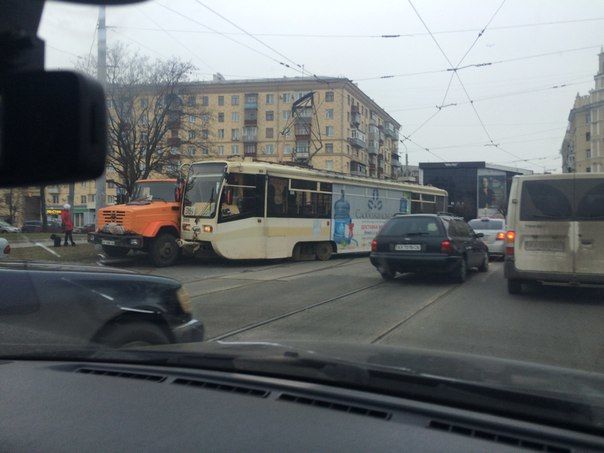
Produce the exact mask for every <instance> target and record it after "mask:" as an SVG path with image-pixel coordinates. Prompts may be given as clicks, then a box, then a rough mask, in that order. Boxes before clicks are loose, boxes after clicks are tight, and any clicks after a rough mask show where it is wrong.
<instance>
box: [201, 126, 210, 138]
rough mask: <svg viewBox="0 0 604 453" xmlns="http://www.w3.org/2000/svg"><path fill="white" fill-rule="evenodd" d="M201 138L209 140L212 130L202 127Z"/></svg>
mask: <svg viewBox="0 0 604 453" xmlns="http://www.w3.org/2000/svg"><path fill="white" fill-rule="evenodd" d="M201 138H202V139H204V140H207V139H208V138H210V131H209V130H207V129H202V130H201Z"/></svg>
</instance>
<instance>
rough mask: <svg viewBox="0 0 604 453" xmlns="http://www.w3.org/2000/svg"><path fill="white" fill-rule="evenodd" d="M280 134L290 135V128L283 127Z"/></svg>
mask: <svg viewBox="0 0 604 453" xmlns="http://www.w3.org/2000/svg"><path fill="white" fill-rule="evenodd" d="M281 134H282V135H284V136H285V137H289V136H290V135H292V130H291V129H290V128H289V127H288V128H287V129H283V131H282V132H281Z"/></svg>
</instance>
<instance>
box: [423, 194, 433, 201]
mask: <svg viewBox="0 0 604 453" xmlns="http://www.w3.org/2000/svg"><path fill="white" fill-rule="evenodd" d="M434 198H435V196H434V195H428V194H427V193H425V194H423V195H422V201H432V202H434Z"/></svg>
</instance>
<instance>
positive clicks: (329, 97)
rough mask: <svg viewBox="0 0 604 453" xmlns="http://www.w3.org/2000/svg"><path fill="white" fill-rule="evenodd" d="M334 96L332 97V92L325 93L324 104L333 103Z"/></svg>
mask: <svg viewBox="0 0 604 453" xmlns="http://www.w3.org/2000/svg"><path fill="white" fill-rule="evenodd" d="M333 99H334V96H333V91H326V92H325V102H333Z"/></svg>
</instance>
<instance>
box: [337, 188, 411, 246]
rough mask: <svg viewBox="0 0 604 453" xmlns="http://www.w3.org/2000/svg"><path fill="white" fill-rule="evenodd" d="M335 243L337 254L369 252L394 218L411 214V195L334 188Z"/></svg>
mask: <svg viewBox="0 0 604 453" xmlns="http://www.w3.org/2000/svg"><path fill="white" fill-rule="evenodd" d="M331 212H332V232H331V234H332V239H333V241H334V242H335V243H336V244H337V246H338V253H352V252H368V251H369V250H370V249H371V241H372V240H373V238H375V236H376V235H377V233H378V232H379V230H380V228H381V227H382V225H383V224H384V223H386V221H387V220H388V219H390V218H391V217H392V216H393V215H394V214H396V213H400V212H404V213H410V212H411V193H409V192H403V191H400V190H392V189H380V188H375V187H360V186H353V185H347V184H334V185H333V197H332V209H331Z"/></svg>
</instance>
